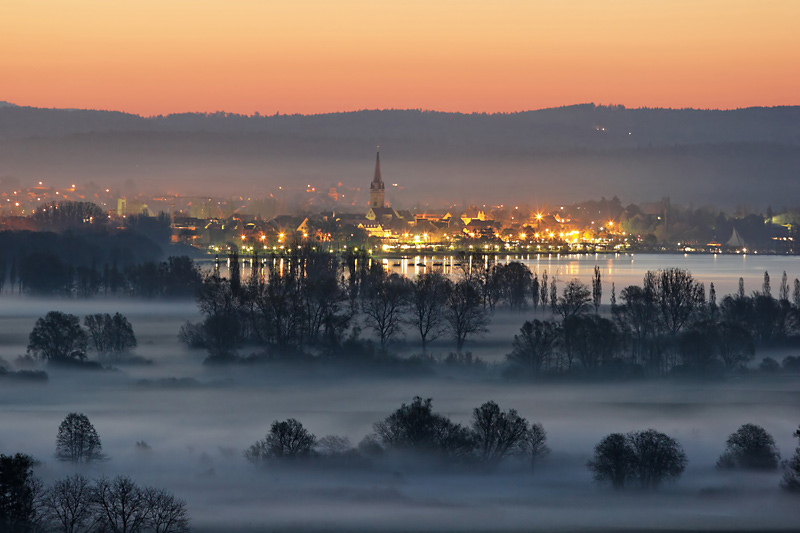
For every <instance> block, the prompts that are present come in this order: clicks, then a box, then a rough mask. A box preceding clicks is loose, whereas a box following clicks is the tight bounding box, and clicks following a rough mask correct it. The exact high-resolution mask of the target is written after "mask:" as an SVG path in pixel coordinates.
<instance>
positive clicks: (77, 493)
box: [43, 474, 97, 533]
mask: <svg viewBox="0 0 800 533" xmlns="http://www.w3.org/2000/svg"><path fill="white" fill-rule="evenodd" d="M43 505H44V510H45V513H46V516H47V518H48V519H49V521H50V522H52V523H55V524H57V528H58V531H62V532H63V533H78V532H80V531H90V530H91V529H92V528H93V527H94V525H95V523H96V522H97V513H96V507H95V501H94V489H93V487H92V482H91V480H89V478H87V477H85V476H84V475H82V474H74V475H72V476H69V477H66V478H63V479H59V480H56V481H55V482H54V483H53V484H52V486H50V488H48V489H47V491H46V492H45V493H44V497H43Z"/></svg>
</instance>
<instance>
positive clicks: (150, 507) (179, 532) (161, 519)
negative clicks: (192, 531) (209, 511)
mask: <svg viewBox="0 0 800 533" xmlns="http://www.w3.org/2000/svg"><path fill="white" fill-rule="evenodd" d="M143 495H144V501H145V505H146V506H147V524H146V525H147V529H148V530H152V531H153V532H154V533H186V532H187V531H189V514H188V512H187V511H186V502H185V501H183V500H181V499H180V498H176V497H175V495H174V494H172V493H171V492H169V491H166V490H164V489H156V488H152V487H148V488H146V489H144V491H143Z"/></svg>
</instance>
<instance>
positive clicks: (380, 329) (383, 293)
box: [362, 275, 408, 350]
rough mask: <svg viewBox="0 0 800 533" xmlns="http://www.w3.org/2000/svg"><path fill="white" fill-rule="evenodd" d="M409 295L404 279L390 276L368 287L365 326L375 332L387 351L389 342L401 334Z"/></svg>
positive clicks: (364, 310)
mask: <svg viewBox="0 0 800 533" xmlns="http://www.w3.org/2000/svg"><path fill="white" fill-rule="evenodd" d="M407 295H408V287H407V285H406V281H405V279H404V278H401V277H399V276H397V275H391V276H388V277H386V278H384V279H382V280H380V281H377V282H375V283H371V284H369V285H368V287H367V295H366V298H365V301H364V303H363V307H362V311H363V313H364V320H365V324H366V326H367V327H368V328H370V329H372V330H373V331H375V333H376V334H377V335H378V339H379V340H380V343H381V349H382V350H385V349H386V345H387V344H388V343H389V341H390V340H391V339H392V338H393V337H395V336H396V335H398V334H399V333H400V332H401V327H400V326H401V325H402V323H403V319H404V313H405V310H406V303H407Z"/></svg>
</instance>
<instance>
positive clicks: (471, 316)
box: [444, 279, 489, 353]
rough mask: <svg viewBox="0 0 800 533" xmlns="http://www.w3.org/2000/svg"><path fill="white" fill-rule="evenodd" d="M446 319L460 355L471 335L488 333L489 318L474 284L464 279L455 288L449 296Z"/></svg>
mask: <svg viewBox="0 0 800 533" xmlns="http://www.w3.org/2000/svg"><path fill="white" fill-rule="evenodd" d="M444 318H445V320H446V321H447V324H448V325H449V326H450V332H451V333H452V334H453V337H454V338H455V341H456V350H457V351H458V352H459V353H460V352H461V350H462V349H463V348H464V343H465V342H466V340H467V338H468V337H469V336H470V335H482V334H484V333H485V332H486V331H487V328H486V326H487V325H488V324H489V317H488V315H487V314H486V310H485V309H484V307H483V305H482V304H481V294H480V291H479V290H478V288H477V287H476V286H475V284H474V282H472V281H470V280H468V279H463V280H461V281H459V282H458V283H456V284H455V285H454V286H453V290H451V291H450V294H448V296H447V303H446V305H445V311H444Z"/></svg>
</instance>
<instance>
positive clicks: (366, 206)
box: [0, 150, 800, 256]
mask: <svg viewBox="0 0 800 533" xmlns="http://www.w3.org/2000/svg"><path fill="white" fill-rule="evenodd" d="M364 181H365V182H366V180H364ZM365 185H366V183H365ZM9 187H10V189H9ZM0 188H2V193H0V216H2V226H1V227H2V228H3V229H9V230H19V229H30V230H36V229H41V228H40V227H38V226H37V224H36V221H37V219H39V220H41V219H42V210H46V209H48V206H50V207H52V208H56V209H57V208H58V206H59V205H60V204H62V203H64V202H89V203H93V204H95V205H96V206H97V207H98V208H99V209H100V210H101V211H102V212H103V213H104V214H105V216H107V218H108V220H109V222H110V224H111V226H112V227H113V226H116V227H117V228H118V229H124V228H125V227H126V224H127V223H128V221H129V219H141V218H142V217H146V218H157V217H159V216H160V217H161V219H162V221H163V223H164V224H168V225H169V233H170V239H169V240H170V241H171V242H172V243H181V244H184V245H189V246H191V247H193V248H195V249H196V250H197V251H199V252H200V251H201V252H205V253H208V254H210V255H219V254H220V253H228V252H231V251H236V252H241V253H243V254H248V253H250V254H253V253H255V254H258V253H281V251H283V250H286V249H287V248H289V247H293V246H298V245H310V246H313V247H315V248H316V247H318V248H319V249H322V250H328V251H337V252H341V251H344V250H347V249H348V248H350V249H353V248H355V249H362V250H364V251H367V252H369V253H373V254H378V255H386V256H392V255H403V254H407V253H412V252H413V253H452V252H482V253H489V254H494V253H565V254H566V253H574V252H620V251H647V252H681V253H687V252H688V253H692V252H698V253H703V252H706V253H748V252H754V253H772V254H794V253H797V248H796V246H795V242H796V240H797V237H798V235H797V234H798V222H800V210H798V209H784V210H783V212H780V213H776V212H773V210H772V208H771V207H769V208H767V212H766V214H761V213H755V212H751V211H750V210H749V209H748V208H747V207H745V206H740V207H739V208H737V210H736V212H735V213H733V214H732V215H728V214H726V213H724V212H723V211H721V210H719V209H716V208H713V207H699V208H695V207H693V206H688V207H684V206H678V205H672V204H671V202H670V200H669V198H667V197H665V198H662V199H661V200H660V201H657V202H652V203H644V204H639V205H636V204H629V205H627V206H624V205H623V204H622V203H621V201H620V200H619V198H618V197H617V196H614V197H613V198H611V199H610V200H609V199H606V198H602V199H600V200H592V201H584V202H580V203H575V202H572V203H565V204H564V205H538V206H536V207H532V206H531V205H530V204H529V203H522V204H518V205H510V204H509V205H468V206H458V205H455V204H453V205H444V206H440V207H439V208H435V207H430V206H427V205H423V204H422V203H421V202H417V204H416V205H414V206H413V207H411V208H409V209H405V208H399V207H394V206H392V203H391V202H390V201H389V199H387V191H388V192H389V193H390V194H389V197H391V190H392V189H397V188H399V187H398V184H397V183H392V184H391V185H390V186H389V187H388V188H387V186H386V184H385V183H384V181H383V175H382V171H381V160H380V150H378V153H377V154H376V159H375V168H374V173H373V176H372V180H371V181H370V182H369V188H367V187H366V186H365V187H363V188H362V187H356V188H352V187H350V188H348V187H344V186H343V185H342V183H341V182H338V183H337V184H336V185H334V186H331V187H326V188H325V187H316V186H314V185H312V184H306V185H305V186H303V187H297V186H294V187H288V186H287V187H283V186H279V187H278V189H277V190H276V191H274V192H272V193H269V196H268V197H265V198H255V197H241V196H240V197H235V198H214V197H206V196H185V195H180V194H169V195H164V194H162V195H160V196H147V195H145V194H141V193H138V194H137V193H131V194H119V192H118V191H116V190H111V189H109V188H105V189H104V188H102V187H100V186H98V185H95V184H89V185H87V186H84V187H80V188H79V187H78V186H76V185H75V184H71V186H70V187H67V188H61V189H58V188H55V187H52V186H48V185H46V184H44V183H43V182H42V181H39V182H38V183H37V184H36V185H34V186H32V187H28V188H23V187H22V186H20V184H19V183H18V182H17V181H16V180H11V181H9V180H5V182H3V183H0ZM127 188H128V189H133V188H134V185H133V184H128V187H127ZM367 195H368V196H367ZM520 196H522V195H520ZM2 200H5V202H3V201H2ZM37 210H38V211H39V212H38V215H37ZM45 218H46V217H45ZM85 222H87V223H89V222H95V221H89V220H86V221H85Z"/></svg>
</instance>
